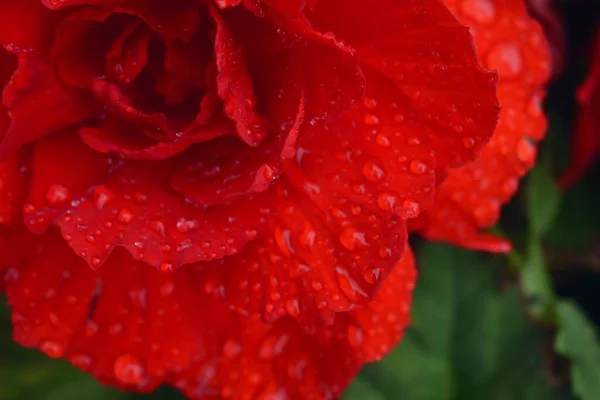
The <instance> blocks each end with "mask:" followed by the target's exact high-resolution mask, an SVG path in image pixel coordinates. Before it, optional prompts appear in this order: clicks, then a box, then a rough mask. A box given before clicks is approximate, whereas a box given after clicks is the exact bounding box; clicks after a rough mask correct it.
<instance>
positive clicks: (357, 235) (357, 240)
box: [339, 228, 369, 251]
mask: <svg viewBox="0 0 600 400" xmlns="http://www.w3.org/2000/svg"><path fill="white" fill-rule="evenodd" d="M339 239H340V243H341V244H342V245H343V246H344V247H345V248H347V249H348V250H351V251H352V250H356V249H357V248H364V247H365V246H368V245H369V244H368V243H367V240H366V239H365V234H364V233H363V232H360V231H358V230H356V229H354V228H346V229H344V230H343V231H342V233H341V234H340V237H339Z"/></svg>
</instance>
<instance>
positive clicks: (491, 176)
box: [415, 0, 550, 252]
mask: <svg viewBox="0 0 600 400" xmlns="http://www.w3.org/2000/svg"><path fill="white" fill-rule="evenodd" d="M444 2H445V3H446V5H447V6H448V7H449V8H450V9H451V10H452V12H453V13H454V14H455V15H457V16H458V17H459V18H460V20H461V21H462V22H463V23H465V24H467V25H469V26H470V27H471V28H472V31H473V36H474V38H475V44H476V45H477V51H478V54H479V57H480V58H481V60H482V62H483V65H484V66H485V67H487V68H489V69H492V70H496V71H498V74H499V78H500V79H499V84H498V100H499V101H500V104H501V105H502V111H501V113H500V121H499V123H498V126H497V128H496V132H495V133H494V136H493V137H492V140H490V142H489V143H488V145H487V146H486V147H485V148H484V149H483V151H482V152H481V155H480V156H479V158H478V159H477V160H476V161H475V162H473V163H470V164H468V165H466V166H464V167H462V168H457V169H454V170H452V171H451V172H450V174H449V176H448V179H447V180H446V181H445V182H444V184H443V185H442V186H441V187H440V188H439V189H438V191H437V193H436V201H435V204H434V206H433V207H432V208H431V209H430V210H429V211H428V212H427V213H425V214H424V215H423V217H422V218H421V220H420V221H418V223H417V224H415V227H416V228H417V229H418V230H420V232H421V233H422V234H423V235H424V236H426V237H427V238H429V239H434V240H443V241H448V242H450V243H454V244H457V245H459V246H463V247H467V248H471V249H476V250H485V251H492V252H508V251H510V250H511V245H510V243H508V242H507V241H506V240H504V239H501V238H498V237H495V236H493V235H490V234H489V233H485V232H481V230H482V229H484V228H488V227H490V226H492V225H494V224H495V223H496V222H497V221H498V218H499V217H500V208H501V207H502V205H504V204H505V203H507V202H508V201H509V200H510V199H511V198H512V196H513V195H514V194H515V193H516V191H517V189H518V187H519V179H520V178H521V177H523V175H525V174H526V173H527V172H528V171H529V170H530V169H531V168H532V167H533V166H534V163H535V158H536V153H537V150H536V144H537V142H539V141H540V140H541V139H542V138H543V137H544V135H545V133H546V117H545V115H544V113H543V111H542V109H541V105H542V99H543V97H544V94H545V92H544V86H545V84H546V81H547V80H548V77H549V74H550V71H549V69H550V67H549V65H550V54H549V50H548V46H547V43H546V40H545V38H544V35H543V32H542V29H541V27H540V25H539V24H538V23H537V22H536V21H534V20H533V19H531V17H529V15H528V13H527V9H526V8H525V6H524V4H523V2H522V1H521V0H510V1H507V2H505V3H504V4H499V2H498V1H483V0H482V1H477V2H476V3H474V4H477V6H475V5H472V6H471V7H470V8H465V6H464V4H463V6H462V7H459V5H460V4H462V3H461V2H459V1H457V0H445V1H444Z"/></svg>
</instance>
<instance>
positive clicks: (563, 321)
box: [554, 300, 600, 400]
mask: <svg viewBox="0 0 600 400" xmlns="http://www.w3.org/2000/svg"><path fill="white" fill-rule="evenodd" d="M556 312H557V316H558V322H559V328H558V333H557V335H556V341H555V343H554V344H555V347H556V350H557V351H558V352H559V353H561V354H562V355H564V356H565V357H566V358H568V359H569V360H570V362H571V380H572V383H573V391H574V392H575V394H577V395H578V396H579V397H580V398H581V400H597V399H599V398H600V345H599V343H598V338H597V335H596V332H595V330H594V327H593V325H592V323H591V322H590V321H589V320H588V319H587V317H586V316H585V314H584V313H583V311H582V310H581V309H580V308H579V307H578V306H577V304H575V303H574V302H572V301H569V300H565V301H560V302H559V303H558V305H557V307H556Z"/></svg>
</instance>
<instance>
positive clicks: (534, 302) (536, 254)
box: [519, 237, 555, 320]
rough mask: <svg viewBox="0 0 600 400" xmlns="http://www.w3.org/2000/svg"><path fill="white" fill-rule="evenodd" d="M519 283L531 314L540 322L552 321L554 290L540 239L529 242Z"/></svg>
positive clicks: (531, 239) (533, 238) (532, 239)
mask: <svg viewBox="0 0 600 400" xmlns="http://www.w3.org/2000/svg"><path fill="white" fill-rule="evenodd" d="M519 281H520V284H521V290H522V292H523V294H524V295H525V297H526V300H527V302H528V306H529V310H530V312H531V314H532V315H533V316H534V317H535V318H536V319H538V320H552V318H553V315H552V314H553V307H554V302H555V295H554V289H553V287H552V280H551V277H550V272H549V270H548V267H547V266H546V261H545V259H544V251H543V248H542V244H541V243H540V241H539V239H538V238H535V237H532V238H530V240H529V248H528V249H527V255H526V256H525V259H524V261H523V263H522V265H521V268H520V274H519Z"/></svg>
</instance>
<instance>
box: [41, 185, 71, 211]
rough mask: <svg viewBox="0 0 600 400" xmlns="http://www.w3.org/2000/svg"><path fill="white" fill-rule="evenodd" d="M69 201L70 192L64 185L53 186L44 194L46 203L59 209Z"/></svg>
mask: <svg viewBox="0 0 600 400" xmlns="http://www.w3.org/2000/svg"><path fill="white" fill-rule="evenodd" d="M70 199H71V192H70V191H69V189H68V188H67V187H66V186H64V185H59V184H54V185H52V186H50V187H49V188H48V191H47V192H46V202H47V203H48V204H49V205H50V206H52V207H60V206H62V205H64V204H66V203H67V202H68V201H69V200H70Z"/></svg>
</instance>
